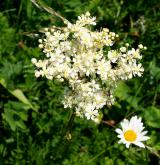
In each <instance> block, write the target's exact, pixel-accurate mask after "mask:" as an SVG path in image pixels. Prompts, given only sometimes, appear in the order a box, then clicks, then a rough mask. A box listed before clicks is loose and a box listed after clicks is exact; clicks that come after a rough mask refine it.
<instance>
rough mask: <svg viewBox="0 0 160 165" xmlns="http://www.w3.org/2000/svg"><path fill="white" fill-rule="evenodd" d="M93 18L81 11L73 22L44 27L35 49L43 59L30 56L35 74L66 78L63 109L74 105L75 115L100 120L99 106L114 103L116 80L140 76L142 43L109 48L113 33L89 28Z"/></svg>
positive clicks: (93, 22) (113, 38) (62, 79)
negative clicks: (42, 34) (40, 52)
mask: <svg viewBox="0 0 160 165" xmlns="http://www.w3.org/2000/svg"><path fill="white" fill-rule="evenodd" d="M95 20H96V18H95V17H91V16H90V13H89V12H87V13H86V14H82V15H81V16H79V17H78V20H77V21H76V23H75V24H71V23H69V22H66V23H65V24H66V26H65V27H62V28H60V27H51V28H46V29H45V32H44V34H45V38H44V39H39V43H40V44H39V48H41V49H42V50H43V52H44V54H45V56H46V57H45V59H43V60H37V59H35V58H33V59H32V63H33V64H34V65H35V66H36V70H35V76H36V77H40V76H42V77H46V78H47V79H49V80H52V79H57V80H59V81H60V82H63V81H66V82H67V84H68V85H69V90H68V91H67V92H66V94H65V96H64V100H63V101H62V102H63V104H64V108H67V107H69V108H74V109H75V112H76V115H77V116H80V117H82V118H83V117H86V118H87V119H91V120H93V121H95V122H99V121H100V119H101V116H102V115H101V114H102V112H100V109H101V108H103V107H104V106H105V105H112V104H113V103H114V90H115V88H116V86H117V83H118V82H119V81H120V80H127V79H131V78H132V77H133V76H141V75H142V72H143V71H144V69H143V67H142V65H141V63H140V62H139V60H140V59H141V58H142V56H141V54H140V50H141V49H146V47H143V45H142V44H140V45H139V46H138V48H137V49H134V48H129V44H126V45H125V46H124V47H121V48H119V49H117V50H114V49H112V45H113V44H114V43H115V40H116V38H117V37H118V35H117V34H115V33H114V32H110V31H109V29H107V28H103V29H102V30H101V31H91V26H94V25H96V22H95Z"/></svg>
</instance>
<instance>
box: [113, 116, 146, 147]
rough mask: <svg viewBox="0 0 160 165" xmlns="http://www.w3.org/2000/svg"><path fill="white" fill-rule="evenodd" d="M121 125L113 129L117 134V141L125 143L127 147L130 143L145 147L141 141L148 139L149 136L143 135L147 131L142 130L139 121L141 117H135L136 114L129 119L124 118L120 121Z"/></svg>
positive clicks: (141, 124)
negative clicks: (120, 127)
mask: <svg viewBox="0 0 160 165" xmlns="http://www.w3.org/2000/svg"><path fill="white" fill-rule="evenodd" d="M121 126H122V129H119V128H117V129H116V130H115V131H116V132H117V133H118V134H119V135H118V138H120V140H119V143H123V144H125V145H126V147H127V148H129V146H130V144H135V145H137V146H139V147H142V148H145V145H144V144H143V143H142V142H143V141H146V140H148V139H149V137H148V136H145V135H146V133H147V131H143V129H144V127H143V123H142V122H141V117H139V118H137V116H134V117H132V118H131V119H130V121H129V120H127V119H124V120H123V121H122V122H121Z"/></svg>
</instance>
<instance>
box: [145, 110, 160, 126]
mask: <svg viewBox="0 0 160 165" xmlns="http://www.w3.org/2000/svg"><path fill="white" fill-rule="evenodd" d="M144 117H145V119H146V123H147V124H148V125H149V126H150V127H154V128H160V109H158V108H156V107H148V108H147V109H146V110H144Z"/></svg>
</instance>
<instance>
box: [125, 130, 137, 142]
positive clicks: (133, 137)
mask: <svg viewBox="0 0 160 165" xmlns="http://www.w3.org/2000/svg"><path fill="white" fill-rule="evenodd" d="M124 138H125V139H126V140H127V141H129V142H133V141H135V140H136V138H137V134H136V133H135V132H134V131H133V130H127V131H126V132H125V133H124Z"/></svg>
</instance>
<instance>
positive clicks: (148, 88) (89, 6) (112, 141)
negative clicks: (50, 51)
mask: <svg viewBox="0 0 160 165" xmlns="http://www.w3.org/2000/svg"><path fill="white" fill-rule="evenodd" d="M43 2H45V4H46V5H48V6H50V7H52V8H53V9H54V10H55V11H56V12H58V13H59V14H61V15H62V16H63V17H65V18H67V19H68V20H69V21H71V22H74V21H75V20H76V18H77V16H78V15H80V14H82V13H84V12H86V11H90V12H91V14H92V15H94V16H96V17H97V25H96V29H100V28H101V27H108V28H109V29H110V30H111V31H113V32H116V33H117V34H119V35H120V40H119V41H118V42H119V46H121V45H123V44H124V43H126V42H128V43H130V44H131V45H132V46H133V47H136V46H137V45H138V44H140V43H142V44H143V45H145V46H147V48H148V49H147V50H146V51H145V52H144V53H143V60H142V63H143V66H144V68H145V72H144V74H143V77H141V78H134V79H132V80H130V81H127V82H122V83H120V84H119V86H118V88H117V91H116V98H117V102H116V104H115V105H114V106H113V107H112V108H111V109H109V108H104V109H103V113H104V117H103V120H104V121H107V122H108V121H114V122H116V123H117V124H115V126H116V127H117V126H118V123H119V122H120V121H121V120H122V119H123V118H124V117H126V116H128V118H129V117H131V116H133V115H138V116H141V117H142V118H143V122H144V124H145V127H146V129H147V130H148V135H149V136H150V137H151V139H150V140H148V141H147V145H148V146H150V147H151V148H150V150H149V149H140V148H137V147H134V146H133V147H131V148H130V149H126V148H125V146H124V145H122V144H118V143H117V141H118V139H117V137H116V136H117V135H116V133H115V131H114V128H113V127H110V126H109V125H106V124H105V123H101V124H100V125H96V124H94V123H93V122H92V121H87V120H83V119H79V118H76V119H75V120H74V122H73V123H72V128H71V126H70V125H69V126H70V127H69V130H70V131H71V137H70V134H66V133H67V131H68V121H69V118H70V115H71V111H69V110H64V108H63V105H62V104H61V100H62V99H63V90H64V87H65V86H64V85H63V86H62V85H61V84H59V83H58V82H55V81H48V80H47V79H45V78H38V79H36V78H35V76H34V66H33V65H32V64H31V58H33V57H36V58H41V57H43V53H42V52H41V51H40V49H39V48H38V42H37V41H38V38H39V37H41V36H42V33H41V29H42V28H44V27H49V26H51V25H56V26H61V25H62V22H61V20H60V19H58V18H56V17H54V16H53V15H51V14H49V13H47V12H45V11H44V10H41V9H39V8H37V7H36V6H35V5H33V4H32V3H31V2H30V0H0V165H6V164H8V165H147V164H149V165H151V164H154V165H156V164H160V103H159V102H160V42H159V41H160V39H159V38H160V2H159V0H88V1H87V0H43ZM69 124H70V123H69ZM64 135H66V136H67V137H66V136H65V137H64Z"/></svg>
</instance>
